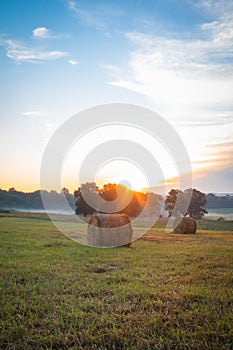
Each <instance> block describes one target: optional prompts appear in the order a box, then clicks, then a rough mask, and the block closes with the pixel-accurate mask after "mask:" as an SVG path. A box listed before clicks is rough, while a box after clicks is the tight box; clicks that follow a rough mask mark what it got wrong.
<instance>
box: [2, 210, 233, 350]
mask: <svg viewBox="0 0 233 350" xmlns="http://www.w3.org/2000/svg"><path fill="white" fill-rule="evenodd" d="M13 216H14V215H13ZM19 216H20V215H19ZM21 216H23V217H11V216H10V217H6V216H4V215H2V216H1V217H0V251H1V253H0V263H1V271H0V275H1V286H0V288H1V289H0V297H1V305H0V348H1V349H17V350H18V349H33V350H34V349H98V350H100V349H109V350H112V349H113V350H114V349H119V350H120V349H132V350H133V349H135V350H136V349H137V350H144V349H148V350H151V349H160V350H162V349H164V350H165V349H166V350H169V349H171V350H176V349H193V350H194V349H195V350H198V349H200V350H203V349H216V350H222V349H226V350H229V349H233V273H232V272H233V222H226V223H224V222H223V223H217V222H216V223H213V222H211V223H208V222H207V221H203V222H201V223H200V225H199V227H200V228H199V229H198V232H197V234H196V235H188V236H187V235H177V234H166V233H165V232H164V228H163V222H160V223H158V225H157V226H156V227H154V228H152V229H151V230H150V231H149V232H148V233H147V235H146V236H144V237H143V238H142V239H140V240H138V241H137V242H134V243H133V245H132V247H131V248H114V249H97V248H90V247H86V246H82V245H80V244H78V243H76V242H74V241H72V240H69V239H68V238H66V237H65V236H63V235H62V234H61V233H60V232H59V231H58V230H57V229H56V228H55V227H54V226H53V224H52V223H51V222H50V221H49V220H45V217H43V216H36V215H29V214H28V215H26V214H24V215H21ZM208 225H211V230H206V229H207V228H208ZM215 225H220V226H218V227H215ZM204 228H205V230H204ZM220 229H221V230H220Z"/></svg>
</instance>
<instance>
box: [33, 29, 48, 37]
mask: <svg viewBox="0 0 233 350" xmlns="http://www.w3.org/2000/svg"><path fill="white" fill-rule="evenodd" d="M32 35H33V36H34V37H35V38H48V37H50V32H49V30H48V29H47V28H46V27H37V28H35V29H33V31H32Z"/></svg>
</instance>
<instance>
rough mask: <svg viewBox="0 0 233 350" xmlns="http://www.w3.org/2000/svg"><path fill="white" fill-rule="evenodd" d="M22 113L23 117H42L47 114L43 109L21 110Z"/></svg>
mask: <svg viewBox="0 0 233 350" xmlns="http://www.w3.org/2000/svg"><path fill="white" fill-rule="evenodd" d="M22 115H23V116H25V117H44V116H47V115H48V112H45V111H27V112H22Z"/></svg>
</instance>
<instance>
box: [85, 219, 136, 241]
mask: <svg viewBox="0 0 233 350" xmlns="http://www.w3.org/2000/svg"><path fill="white" fill-rule="evenodd" d="M132 235H133V231H132V227H131V223H130V218H129V217H128V215H125V214H95V215H92V216H91V218H90V220H89V225H88V229H87V243H88V245H90V246H93V247H121V246H127V247H129V246H130V243H131V241H132Z"/></svg>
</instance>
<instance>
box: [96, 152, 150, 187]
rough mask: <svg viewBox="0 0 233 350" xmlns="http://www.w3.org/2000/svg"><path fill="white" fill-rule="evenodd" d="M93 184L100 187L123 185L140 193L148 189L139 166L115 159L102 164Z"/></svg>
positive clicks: (146, 181)
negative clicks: (109, 184)
mask: <svg viewBox="0 0 233 350" xmlns="http://www.w3.org/2000/svg"><path fill="white" fill-rule="evenodd" d="M95 182H96V183H97V184H98V185H99V186H102V185H103V184H106V183H116V184H119V183H120V184H123V185H125V186H127V187H128V188H130V189H132V190H135V191H140V190H142V189H147V188H148V179H147V176H146V174H145V173H144V171H143V169H141V168H140V167H139V165H137V164H134V163H133V162H132V161H129V160H122V159H116V160H111V161H110V162H108V163H107V164H104V165H103V166H102V167H101V168H100V169H99V171H98V172H97V175H96V179H95Z"/></svg>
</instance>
